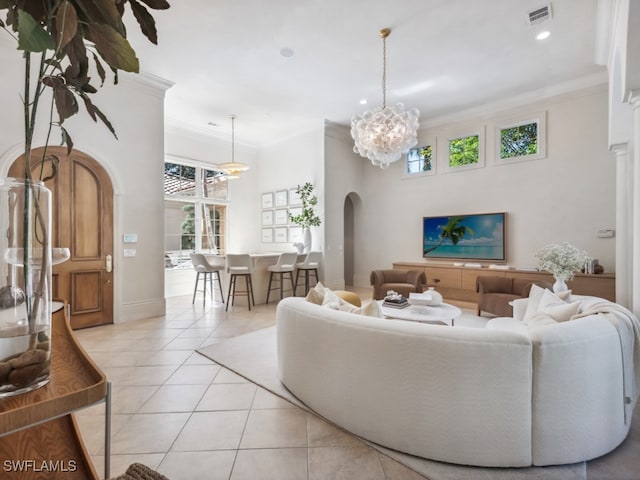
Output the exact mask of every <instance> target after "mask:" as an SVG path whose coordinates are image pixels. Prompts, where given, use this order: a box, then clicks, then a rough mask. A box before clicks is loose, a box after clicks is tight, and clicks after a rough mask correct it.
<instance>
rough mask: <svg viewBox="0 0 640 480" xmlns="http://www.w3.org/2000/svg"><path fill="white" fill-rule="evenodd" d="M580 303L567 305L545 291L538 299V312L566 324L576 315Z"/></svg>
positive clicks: (551, 293)
mask: <svg viewBox="0 0 640 480" xmlns="http://www.w3.org/2000/svg"><path fill="white" fill-rule="evenodd" d="M579 307H580V302H571V303H567V302H565V301H564V300H562V299H561V298H559V297H558V296H557V295H555V294H554V293H553V292H551V291H549V290H547V291H546V292H544V294H543V295H542V298H541V299H540V304H539V306H538V311H539V312H541V313H544V314H547V315H549V316H550V317H551V318H553V319H554V320H555V321H556V322H566V321H567V320H569V319H570V318H571V317H572V316H573V315H575V314H576V313H578V308H579Z"/></svg>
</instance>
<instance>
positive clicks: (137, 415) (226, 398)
mask: <svg viewBox="0 0 640 480" xmlns="http://www.w3.org/2000/svg"><path fill="white" fill-rule="evenodd" d="M367 292H368V290H367ZM274 323H275V303H274V304H271V305H258V306H257V307H256V308H255V309H254V310H252V312H248V310H247V308H246V307H242V306H236V307H234V308H230V309H229V311H228V312H225V311H224V308H223V306H222V305H221V304H217V305H214V306H210V305H209V304H208V305H207V307H206V308H203V307H202V304H201V302H200V301H198V300H197V299H196V304H195V305H192V304H191V297H190V296H189V297H174V298H169V299H167V313H166V315H165V316H163V317H158V318H152V319H146V320H140V321H136V322H129V323H126V324H116V325H108V326H103V327H96V328H90V329H85V330H79V331H77V332H76V335H77V337H78V339H79V340H80V342H81V344H82V345H83V346H84V348H85V349H86V350H87V352H88V353H89V354H90V355H91V357H92V358H93V359H94V360H95V361H96V363H97V364H98V365H99V366H100V367H101V368H102V369H103V370H104V372H105V373H106V375H107V377H108V378H109V380H110V381H111V382H112V385H113V399H112V436H111V451H112V455H111V476H113V477H115V476H117V475H120V474H122V473H123V472H124V471H125V470H126V468H127V467H128V465H129V464H131V463H133V462H140V463H143V464H145V465H148V466H149V467H151V468H153V469H156V470H158V471H159V472H161V473H162V474H164V475H166V476H167V477H168V478H169V479H170V480H193V479H205V478H206V479H208V480H218V479H225V480H227V479H231V480H240V479H260V480H268V479H278V480H287V479H310V480H311V479H313V480H316V479H318V480H320V479H332V480H340V479H345V480H358V479H363V480H365V479H366V480H377V479H380V480H400V479H401V480H416V479H422V478H424V477H422V476H421V475H418V474H417V473H415V472H413V471H411V470H409V469H407V468H406V467H404V466H403V465H401V464H399V463H398V462H396V461H395V460H392V459H391V458H389V457H387V456H385V455H383V454H381V453H379V452H378V451H377V450H375V449H373V448H371V447H369V446H367V445H365V444H364V443H362V442H361V441H360V440H358V439H357V438H355V437H353V436H351V435H349V434H347V433H345V432H343V431H341V430H339V429H337V428H335V427H333V426H331V425H330V424H328V423H326V422H325V421H323V420H321V419H320V418H318V417H316V416H314V415H312V414H310V413H307V412H305V411H304V410H301V409H300V408H298V407H296V406H294V405H292V404H290V403H288V402H286V401H285V400H282V399H281V398H280V397H277V396H275V395H273V394H271V393H269V392H268V391H266V390H264V389H262V388H261V387H258V386H256V385H255V384H253V383H250V382H248V381H246V380H245V379H244V378H242V377H240V376H238V375H236V374H234V373H233V372H231V371H229V370H227V369H225V368H223V367H221V366H219V365H216V364H215V363H213V362H212V361H211V360H209V359H208V358H206V357H204V356H201V355H200V354H198V353H196V352H195V349H196V348H198V347H199V346H202V345H208V344H211V343H213V342H218V341H222V340H224V339H225V338H229V337H233V336H237V335H242V334H243V333H247V332H250V331H253V330H257V329H260V328H265V327H268V326H271V325H273V324H274ZM77 418H78V423H79V425H80V429H81V432H82V436H83V438H84V439H85V443H86V445H87V448H88V450H89V453H90V454H91V456H92V459H93V461H94V464H95V466H96V469H97V471H98V472H99V473H100V474H102V472H104V404H100V405H96V406H94V407H91V408H88V409H85V410H83V411H81V412H79V413H78V415H77Z"/></svg>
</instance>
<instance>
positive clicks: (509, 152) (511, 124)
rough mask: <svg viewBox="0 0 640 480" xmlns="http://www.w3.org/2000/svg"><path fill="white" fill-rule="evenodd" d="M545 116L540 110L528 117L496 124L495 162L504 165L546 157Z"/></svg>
mask: <svg viewBox="0 0 640 480" xmlns="http://www.w3.org/2000/svg"><path fill="white" fill-rule="evenodd" d="M545 117H546V115H545V112H540V113H538V114H535V115H532V116H531V117H529V118H528V119H518V120H510V121H505V122H504V123H503V124H502V125H499V126H497V127H496V144H497V145H498V149H497V152H496V159H495V163H496V164H497V165H504V164H508V163H515V162H519V161H521V160H536V159H538V158H544V157H546V155H547V152H546V141H545V137H546V132H545V127H546V122H545Z"/></svg>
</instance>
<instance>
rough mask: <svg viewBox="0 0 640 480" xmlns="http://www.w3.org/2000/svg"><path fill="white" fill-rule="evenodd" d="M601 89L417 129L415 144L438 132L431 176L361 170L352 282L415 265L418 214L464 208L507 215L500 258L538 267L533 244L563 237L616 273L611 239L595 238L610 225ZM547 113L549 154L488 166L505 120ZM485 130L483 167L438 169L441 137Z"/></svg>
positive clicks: (396, 169) (610, 179)
mask: <svg viewBox="0 0 640 480" xmlns="http://www.w3.org/2000/svg"><path fill="white" fill-rule="evenodd" d="M607 109H608V107H607V89H606V86H604V85H603V86H601V87H594V88H591V89H588V90H583V91H580V92H575V93H573V94H567V95H563V96H560V97H555V98H552V99H548V100H544V101H540V102H538V103H536V104H535V105H530V106H529V107H524V108H518V109H514V110H512V111H504V112H501V113H499V114H492V115H491V116H488V117H484V118H475V119H472V118H469V119H465V120H464V122H463V123H457V124H453V125H444V126H439V127H434V128H429V129H425V130H421V131H420V132H419V139H420V141H424V140H425V139H427V138H428V137H429V138H433V137H435V138H436V142H437V150H438V157H439V158H438V160H439V164H438V171H437V174H436V175H434V176H426V177H418V178H408V179H407V178H404V177H403V176H402V175H401V169H402V168H403V167H404V164H403V162H402V161H398V162H396V163H394V164H392V165H391V167H390V168H388V169H387V170H381V169H380V168H377V167H373V166H368V167H367V168H365V169H364V178H363V182H362V186H363V187H362V190H363V191H362V198H363V202H362V209H361V211H360V212H358V211H356V216H357V219H356V222H357V223H356V230H357V232H358V236H359V238H360V240H359V243H358V247H357V250H358V251H359V252H360V253H359V255H358V257H357V262H356V273H355V281H356V283H357V284H359V285H368V279H369V273H370V271H371V270H372V269H375V268H389V267H390V266H391V264H392V262H394V261H418V262H422V261H423V259H422V250H421V235H422V217H423V216H431V215H454V214H466V213H482V212H501V211H506V212H507V213H508V222H507V223H508V225H507V241H508V252H507V261H508V263H509V264H510V265H512V266H535V265H536V259H535V258H534V253H535V252H536V250H537V249H538V248H540V247H542V246H543V245H545V244H547V243H552V242H560V241H568V242H570V243H573V244H574V245H576V246H578V247H580V248H582V249H584V250H586V251H587V252H588V253H589V254H590V255H591V256H593V257H594V258H597V259H599V260H600V263H601V264H602V265H603V266H604V267H605V269H606V271H613V270H615V239H613V238H609V239H601V238H597V237H596V232H597V230H598V229H603V228H611V229H615V218H616V210H615V162H614V159H613V156H612V154H611V153H610V152H609V151H608V145H607ZM541 110H544V111H546V114H547V116H546V119H547V157H546V158H544V159H540V160H530V161H525V162H520V163H514V164H507V165H494V164H493V157H494V154H495V140H494V137H495V133H494V126H495V125H496V123H500V121H501V119H502V118H510V117H512V116H513V115H516V116H517V115H523V116H524V118H526V116H527V114H528V113H530V112H539V111H541ZM482 126H484V129H485V138H486V142H485V146H486V149H485V157H486V166H485V167H484V168H480V169H475V170H468V171H464V172H454V173H444V171H443V168H442V166H441V165H442V163H440V162H442V161H445V160H446V159H445V157H446V153H447V152H446V150H447V137H448V135H449V133H450V132H455V131H465V130H466V129H468V127H482Z"/></svg>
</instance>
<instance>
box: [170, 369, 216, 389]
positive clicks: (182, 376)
mask: <svg viewBox="0 0 640 480" xmlns="http://www.w3.org/2000/svg"><path fill="white" fill-rule="evenodd" d="M220 368H221V367H220V366H219V365H182V366H181V367H179V368H178V369H177V370H176V371H175V372H174V373H173V375H171V377H169V379H168V380H167V382H166V383H167V384H168V385H209V384H210V383H211V382H212V381H213V379H214V378H215V377H216V375H218V373H219V372H220Z"/></svg>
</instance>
